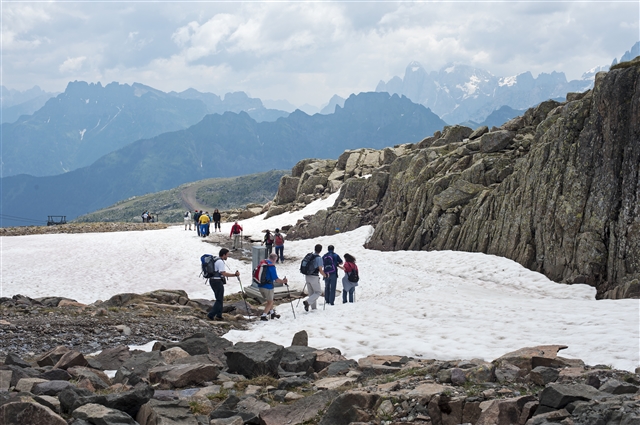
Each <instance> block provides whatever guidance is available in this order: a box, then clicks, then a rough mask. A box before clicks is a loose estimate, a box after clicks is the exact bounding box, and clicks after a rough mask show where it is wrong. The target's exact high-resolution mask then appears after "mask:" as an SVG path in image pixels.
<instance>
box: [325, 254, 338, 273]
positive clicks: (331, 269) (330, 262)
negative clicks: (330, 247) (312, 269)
mask: <svg viewBox="0 0 640 425" xmlns="http://www.w3.org/2000/svg"><path fill="white" fill-rule="evenodd" d="M322 268H323V269H324V272H325V273H326V274H331V273H336V262H335V259H334V258H333V253H332V252H327V253H326V254H324V255H323V256H322Z"/></svg>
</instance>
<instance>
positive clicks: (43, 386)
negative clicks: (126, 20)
mask: <svg viewBox="0 0 640 425" xmlns="http://www.w3.org/2000/svg"><path fill="white" fill-rule="evenodd" d="M71 386H73V384H72V383H70V382H69V381H45V382H40V383H38V384H36V385H34V386H33V388H32V390H31V392H32V393H33V394H36V395H48V396H57V395H58V394H59V393H60V392H62V391H63V390H65V389H67V388H69V387H71Z"/></svg>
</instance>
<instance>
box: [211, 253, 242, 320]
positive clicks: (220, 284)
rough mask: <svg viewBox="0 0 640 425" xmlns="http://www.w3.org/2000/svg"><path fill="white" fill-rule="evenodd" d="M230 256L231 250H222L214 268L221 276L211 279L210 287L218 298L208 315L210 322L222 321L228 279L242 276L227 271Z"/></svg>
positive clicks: (238, 273)
mask: <svg viewBox="0 0 640 425" xmlns="http://www.w3.org/2000/svg"><path fill="white" fill-rule="evenodd" d="M228 256H229V250H228V249H227V248H222V249H221V250H220V252H219V253H218V260H217V261H216V262H215V264H214V267H215V271H216V272H217V273H218V274H219V276H216V277H212V278H211V279H209V285H211V289H212V290H213V294H214V295H215V297H216V301H215V303H213V308H212V309H211V311H210V312H209V314H207V317H208V318H209V320H222V301H223V300H224V285H226V284H227V279H225V278H226V277H234V276H236V277H238V276H240V272H239V271H237V270H236V272H235V273H229V272H228V271H227V270H226V269H227V265H226V263H225V261H226V260H227V257H228Z"/></svg>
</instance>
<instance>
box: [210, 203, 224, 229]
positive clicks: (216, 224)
mask: <svg viewBox="0 0 640 425" xmlns="http://www.w3.org/2000/svg"><path fill="white" fill-rule="evenodd" d="M211 218H212V219H213V231H214V232H215V231H218V232H222V229H221V228H220V220H221V218H222V217H221V216H220V211H218V209H217V208H216V209H215V210H214V211H213V217H211Z"/></svg>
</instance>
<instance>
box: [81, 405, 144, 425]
mask: <svg viewBox="0 0 640 425" xmlns="http://www.w3.org/2000/svg"><path fill="white" fill-rule="evenodd" d="M72 416H73V417H74V418H76V419H81V420H85V421H87V422H89V423H92V424H101V425H129V424H130V425H137V424H136V421H135V420H133V418H132V417H131V416H129V415H127V414H126V413H124V412H121V411H119V410H116V409H111V408H108V407H105V406H102V405H100V404H92V403H89V404H85V405H83V406H80V407H78V408H77V409H75V410H74V411H73V413H72Z"/></svg>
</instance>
